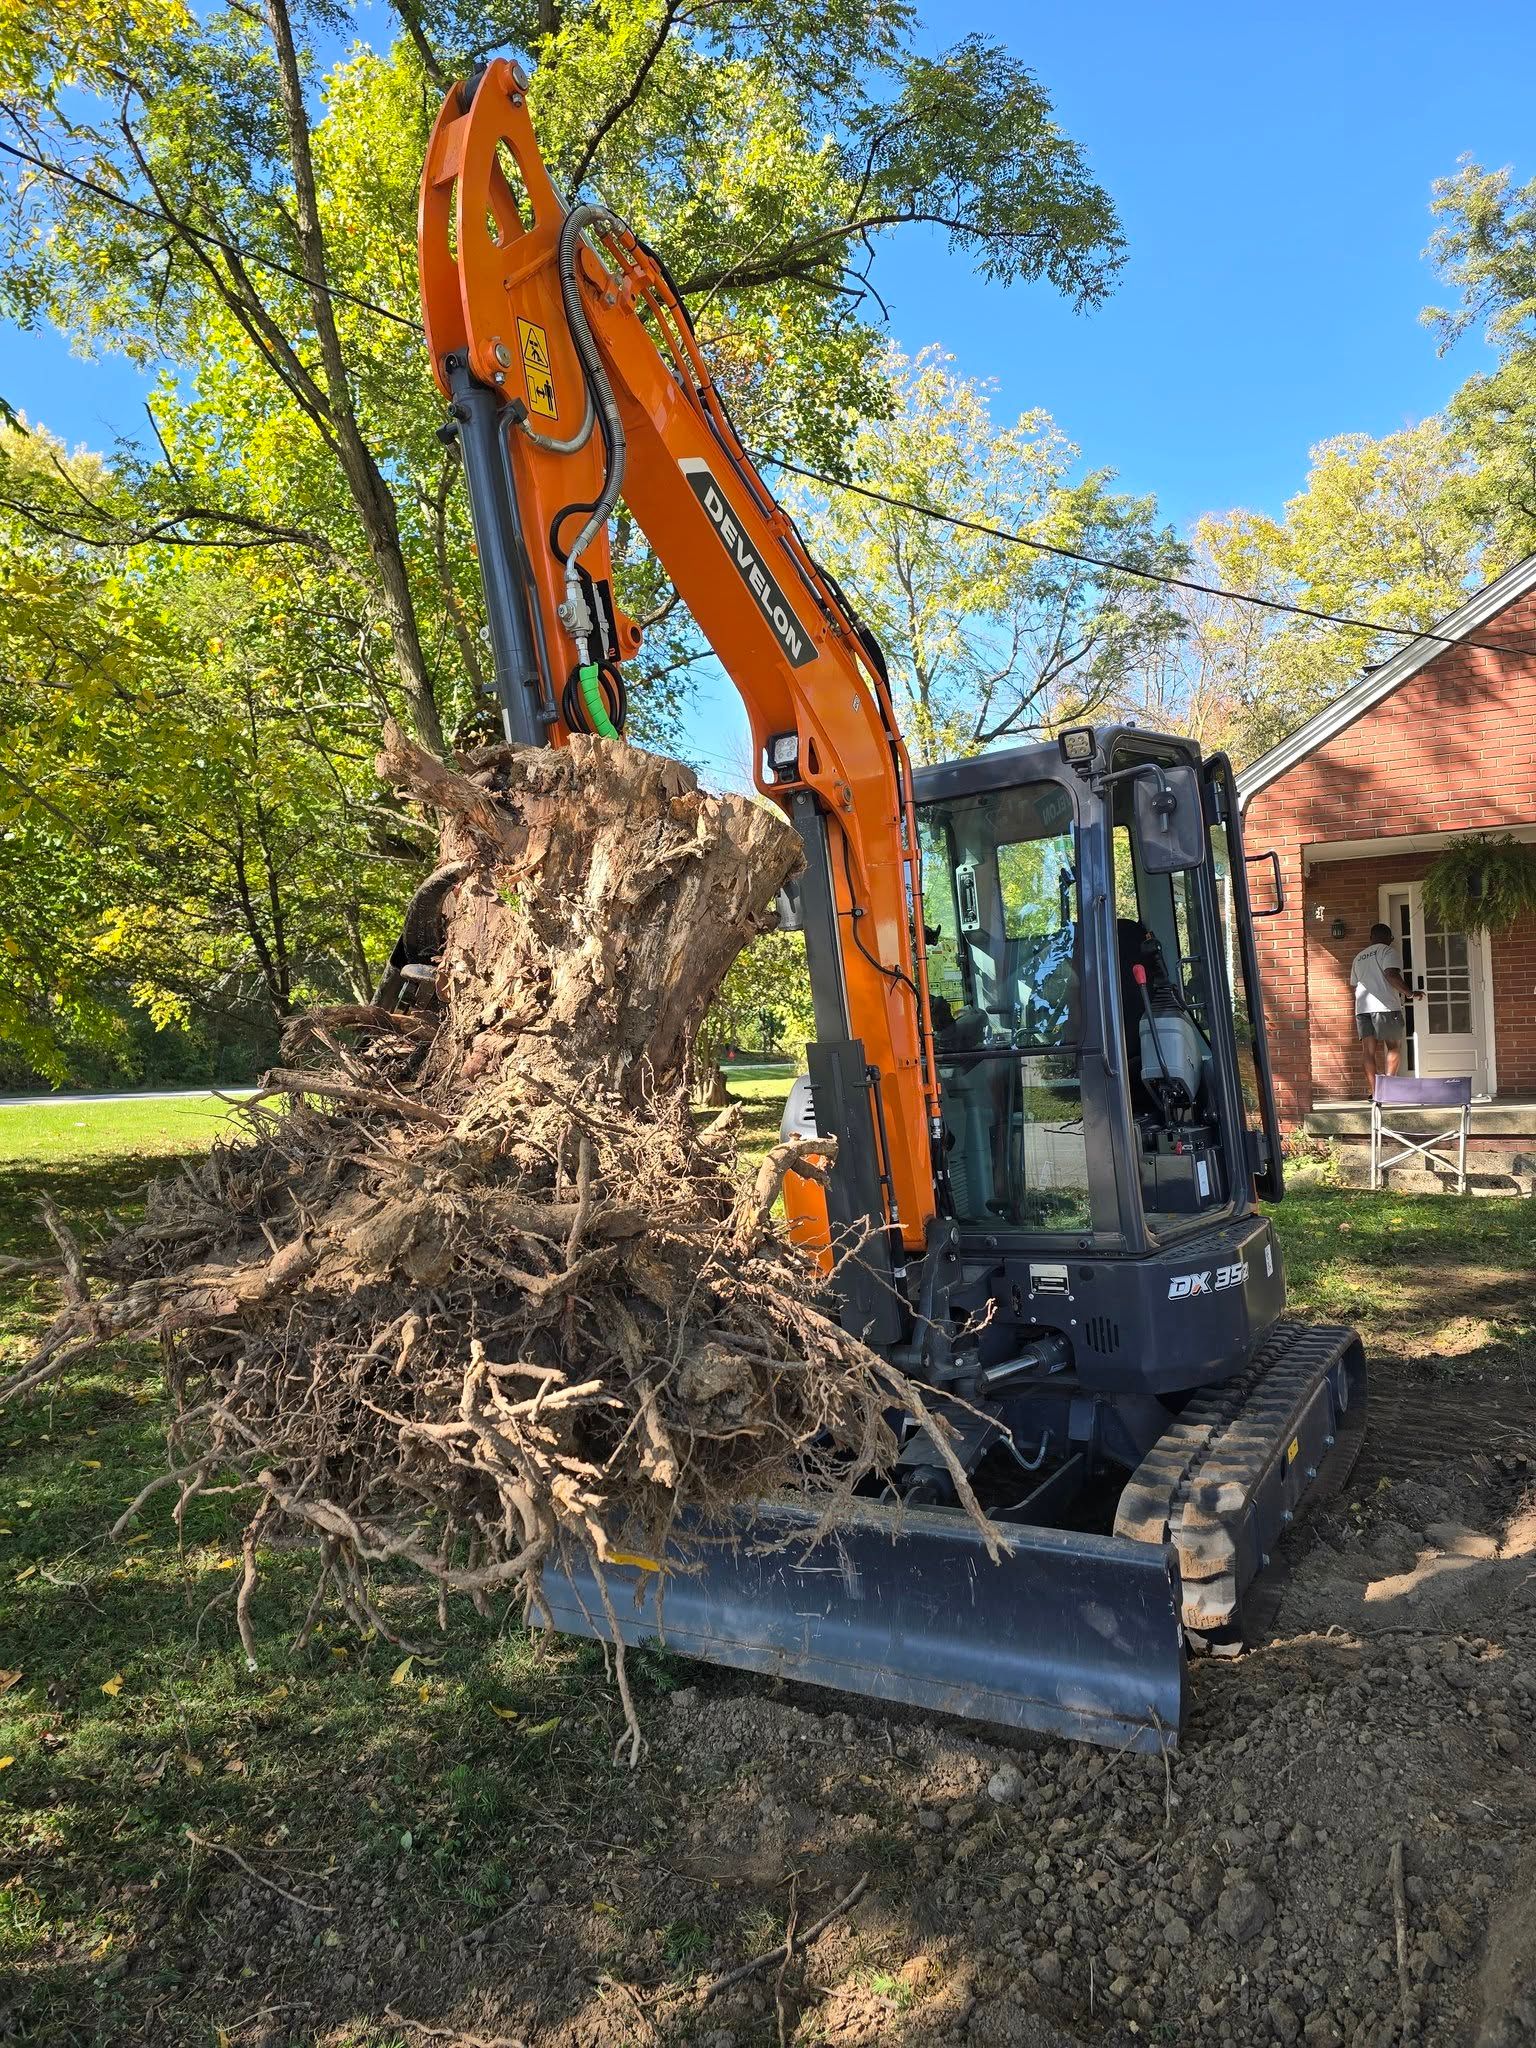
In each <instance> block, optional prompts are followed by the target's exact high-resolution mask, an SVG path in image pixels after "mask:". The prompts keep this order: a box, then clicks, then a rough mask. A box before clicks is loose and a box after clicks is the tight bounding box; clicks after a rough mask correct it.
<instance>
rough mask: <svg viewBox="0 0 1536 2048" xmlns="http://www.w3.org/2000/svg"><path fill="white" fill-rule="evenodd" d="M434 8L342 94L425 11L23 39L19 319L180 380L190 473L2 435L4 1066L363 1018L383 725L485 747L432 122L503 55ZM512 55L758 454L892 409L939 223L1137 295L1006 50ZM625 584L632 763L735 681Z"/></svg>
mask: <svg viewBox="0 0 1536 2048" xmlns="http://www.w3.org/2000/svg"><path fill="white" fill-rule="evenodd" d="M396 14H397V17H398V20H399V22H400V24H401V25H402V27H403V29H404V34H403V35H402V36H401V38H400V40H399V41H398V42H396V43H394V44H393V45H392V46H391V47H382V46H375V45H373V44H370V43H369V42H368V41H367V40H365V39H363V38H362V37H361V36H360V37H359V39H358V40H356V41H353V42H352V43H351V44H350V47H349V48H348V49H347V51H346V54H345V55H344V56H342V57H341V58H340V60H339V61H331V60H330V58H329V57H328V56H321V55H318V54H317V50H324V51H327V52H334V50H335V48H336V45H337V39H338V32H340V33H341V34H345V32H346V31H347V30H348V29H350V28H352V27H354V26H356V27H358V28H363V27H367V28H373V27H375V26H376V24H378V23H379V22H380V21H384V22H388V21H389V19H390V17H388V16H387V15H384V14H382V13H381V12H373V13H370V14H369V15H367V16H366V17H364V18H361V19H359V20H358V21H357V22H354V20H353V17H352V15H351V13H350V12H349V10H348V9H347V8H346V7H344V6H342V5H338V4H334V0H263V4H262V5H261V6H260V7H259V8H257V7H251V8H247V7H231V8H228V9H225V10H222V11H221V10H218V9H204V8H192V7H190V6H187V5H183V4H181V0H114V4H113V5H111V6H108V5H106V4H105V0H35V4H34V5H31V6H29V7H27V8H25V9H17V8H10V9H7V10H5V11H4V13H3V14H0V134H3V136H4V138H5V139H7V140H8V141H10V142H12V143H14V144H15V145H16V146H18V147H20V148H22V149H23V150H25V151H26V152H27V153H28V154H29V156H31V157H34V158H37V159H40V163H39V165H38V166H37V167H36V168H35V169H30V170H28V171H27V172H26V174H25V176H24V177H22V178H20V179H19V180H18V182H17V186H16V191H15V199H14V204H13V205H12V207H11V208H10V209H8V210H7V212H6V214H5V216H4V219H3V221H0V311H3V312H4V313H5V314H6V315H8V316H9V317H10V318H12V319H14V320H16V321H18V322H19V323H20V324H21V325H22V326H24V327H40V326H48V325H51V326H52V327H54V328H56V329H57V330H59V331H60V332H61V333H63V334H65V335H67V336H68V337H69V340H70V342H71V344H72V345H73V346H74V348H75V349H76V350H77V352H81V353H86V354H97V353H106V352H116V353H120V354H122V355H124V356H126V357H128V358H129V359H130V360H132V361H134V362H135V363H137V364H139V365H141V366H143V367H145V368H148V369H151V370H155V369H158V370H159V371H160V373H161V374H160V377H159V381H158V383H157V384H156V386H155V389H154V392H153V395H152V398H151V401H150V406H149V412H150V423H151V428H152V434H151V436H150V437H149V438H147V439H146V441H145V444H144V445H143V446H142V447H127V446H125V447H120V448H119V449H117V450H116V451H114V453H113V455H112V457H111V459H110V461H106V460H102V459H100V458H96V457H92V456H88V455H85V454H83V453H76V454H72V455H66V453H65V451H64V450H62V449H61V448H60V447H59V446H58V444H57V443H56V442H54V441H52V440H51V439H49V438H48V437H47V436H46V434H42V433H39V434H35V435H32V436H30V437H28V436H26V435H25V434H23V433H21V432H19V431H9V430H6V429H4V428H3V427H0V551H3V554H4V560H3V562H0V661H3V668H0V676H3V680H0V714H3V716H0V724H3V726H4V729H5V738H4V741H3V743H0V834H3V835H4V836H3V838H0V933H3V934H4V935H5V937H4V941H3V942H4V943H5V944H6V946H7V950H8V951H9V952H10V955H11V960H12V963H13V964H12V967H11V970H10V972H9V974H8V975H7V976H6V977H5V978H4V980H3V982H0V1032H3V1035H4V1037H5V1040H6V1042H7V1045H8V1047H9V1048H10V1049H11V1052H12V1055H13V1058H15V1059H17V1060H19V1061H23V1062H25V1064H26V1066H27V1068H28V1069H29V1070H30V1071H32V1072H36V1073H41V1074H45V1075H47V1076H49V1077H50V1078H54V1079H60V1080H62V1079H65V1078H68V1077H69V1076H71V1075H74V1074H78V1073H79V1072H80V1071H81V1067H82V1062H84V1061H90V1062H95V1063H97V1064H98V1065H99V1064H100V1063H101V1062H103V1061H107V1060H109V1059H114V1058H115V1059H116V1060H117V1061H118V1062H119V1063H120V1067H121V1070H122V1071H123V1072H124V1073H130V1072H132V1071H133V1067H134V1064H135V1061H136V1059H137V1058H138V1053H137V1051H136V1043H137V1041H136V1036H135V1032H134V1030H133V1028H132V1026H131V1023H130V1022H129V1021H128V1015H129V1012H130V1011H131V1010H132V1008H133V1007H135V1006H137V1008H138V1009H139V1010H140V1011H141V1012H142V1013H143V1015H145V1016H147V1017H148V1018H149V1019H151V1020H152V1021H153V1022H154V1024H155V1025H156V1026H157V1027H159V1028H160V1029H161V1031H162V1032H163V1033H176V1032H183V1033H184V1032H187V1031H189V1030H191V1029H192V1028H193V1027H194V1026H195V1027H197V1028H198V1029H204V1030H209V1031H216V1032H219V1031H224V1030H225V1028H226V1026H227V1024H228V1021H229V1019H230V1018H231V1016H238V1017H240V1018H242V1019H244V1020H246V1021H247V1022H249V1021H250V1020H251V1019H254V1018H256V1017H258V1016H259V1015H260V1014H261V1013H263V1012H264V1013H265V1015H266V1017H267V1018H268V1019H269V1020H270V1019H272V1018H280V1017H281V1016H283V1015H285V1014H287V1012H288V1011H289V1010H290V1009H292V1008H293V1007H294V1006H295V1005H297V1004H300V1003H302V1002H304V1001H306V1000H308V999H309V998H310V997H311V996H313V995H316V994H327V993H346V994H356V993H363V992H365V991H366V989H367V987H368V985H369V983H370V980H371V978H372V974H373V972H374V971H375V970H376V969H377V966H378V963H379V960H380V956H381V953H382V952H383V950H384V949H385V948H386V946H387V944H388V942H389V939H390V937H391V936H392V934H391V929H390V927H391V921H392V919H393V917H394V915H395V911H396V908H397V906H398V903H399V901H400V900H401V897H402V895H403V894H404V891H405V888H406V885H407V882H408V879H409V876H410V871H411V869H412V867H413V866H415V865H417V864H419V861H420V858H421V857H422V849H423V846H424V842H423V840H422V838H421V836H420V835H419V834H413V833H412V832H411V831H410V830H409V829H408V828H407V826H406V824H405V821H404V820H402V819H401V818H400V816H399V815H398V813H396V812H394V811H393V810H392V809H391V808H390V807H389V805H388V804H387V802H383V801H381V799H380V798H379V796H378V793H377V792H376V791H375V790H374V788H373V787H372V783H371V773H370V760H371V756H372V752H373V741H374V738H375V735H376V733H377V730H378V727H379V724H380V722H381V720H382V719H383V717H384V716H385V715H386V714H392V715H394V716H396V717H398V718H400V719H401V720H402V721H403V722H404V723H405V724H407V725H408V726H409V727H412V728H413V729H414V730H415V731H416V732H417V734H418V735H419V736H421V737H422V738H423V739H424V740H425V741H426V742H427V743H428V744H429V745H434V746H436V745H440V744H445V743H447V742H448V741H450V740H451V739H452V738H453V736H454V734H455V733H456V732H462V733H464V734H466V735H470V734H478V732H479V731H481V730H482V729H483V724H484V720H485V717H486V711H487V676H488V673H489V669H490V661H489V653H488V644H487V636H486V632H485V621H484V616H483V605H482V596H481V591H480V587H479V577H478V571H477V567H476V563H475V557H474V552H473V548H472V545H471V536H470V532H469V524H468V518H467V512H466V508H465V504H464V499H463V493H462V491H461V489H460V475H459V471H458V468H457V465H456V462H455V461H454V459H453V458H452V456H451V454H449V453H448V452H446V451H445V450H444V449H443V447H442V446H441V445H440V443H439V442H438V439H437V434H436V429H437V427H438V425H439V422H440V418H441V414H440V409H439V405H438V402H437V397H436V393H435V390H434V387H433V385H432V381H431V377H430V374H429V366H428V365H427V363H426V362H425V361H424V359H423V354H422V349H421V343H420V336H419V328H418V317H419V316H418V307H417V303H416V275H415V264H414V262H413V260H412V252H413V249H414V242H415V213H416V196H417V190H416V188H417V178H418V173H419V167H420V164H421V161H422V157H423V154H424V151H425V147H426V140H427V136H428V133H429V130H430V126H431V123H432V120H433V119H434V117H435V113H436V110H437V107H438V105H439V104H440V101H441V97H442V94H443V93H444V91H445V90H446V89H447V87H448V85H449V84H450V83H451V81H452V79H453V77H454V76H455V75H464V74H467V73H468V72H469V71H471V70H473V69H475V68H477V66H478V64H479V63H480V62H481V61H483V59H484V57H485V56H486V55H487V54H489V52H488V51H487V49H486V47H485V44H486V37H487V33H488V30H487V22H486V17H485V13H484V10H483V8H481V7H479V6H469V5H467V4H465V5H459V4H457V0H420V4H413V5H401V6H400V7H398V8H397V10H396ZM490 32H491V33H493V34H494V35H495V36H496V39H497V41H498V42H500V43H504V44H509V45H510V46H511V47H513V48H514V49H518V50H520V51H521V53H522V55H523V57H524V59H525V61H526V62H528V63H529V64H530V66H531V68H532V73H533V85H532V100H533V104H534V112H535V117H536V120H537V123H538V127H539V132H540V136H541V139H542V141H543V145H544V147H545V150H546V153H547V154H548V156H549V158H550V160H551V163H552V165H553V167H554V169H555V171H556V174H557V176H558V177H559V178H560V179H561V181H562V182H563V183H564V185H565V186H566V187H567V189H569V190H571V191H576V190H578V189H582V188H585V189H591V190H595V191H597V192H600V193H602V194H603V196H604V197H606V198H607V199H608V200H609V202H610V203H611V204H613V205H614V206H616V207H617V208H618V209H619V210H621V211H622V212H624V213H626V214H627V215H628V216H629V217H630V218H631V219H632V220H633V222H634V224H635V226H636V227H637V228H638V229H639V230H640V231H641V232H642V233H643V234H645V235H646V236H647V238H648V239H649V240H651V241H652V242H653V243H654V244H655V245H656V246H657V247H658V248H659V250H660V251H661V253H662V255H663V256H664V257H665V259H666V260H667V262H668V263H669V265H670V267H671V269H672V270H673V272H674V273H675V274H676V275H677V277H678V278H679V280H680V282H681V285H682V287H683V289H684V290H685V291H686V292H687V293H688V295H689V297H690V300H691V304H692V308H693V311H694V314H695V317H696V318H697V321H698V325H699V330H700V333H701V336H702V337H703V340H704V344H705V347H706V349H707V350H708V352H709V355H710V359H711V361H712V363H713V364H714V365H715V367H716V369H717V373H718V377H719V381H720V385H721V388H722V390H723V391H724V393H725V395H726V397H727V399H728V401H729V403H730V404H731V406H732V407H733V409H734V411H735V413H736V415H737V417H738V419H739V421H740V423H741V427H742V431H743V433H744V434H745V435H746V437H747V439H748V440H749V442H751V443H753V444H754V445H758V446H764V447H767V448H770V449H782V450H792V451H794V452H795V453H797V454H798V455H800V456H802V457H805V458H807V459H808V460H810V461H811V462H813V463H815V464H817V465H818V466H826V465H833V466H835V465H838V464H841V463H842V462H843V461H844V459H845V454H846V448H847V444H848V441H849V439H850V437H851V435H852V434H853V432H854V430H855V428H856V425H857V423H858V422H860V421H861V420H865V419H868V418H871V417H875V416H878V414H879V413H880V411H881V410H882V408H885V409H888V408H889V406H890V403H891V395H890V389H889V385H888V383H887V382H886V380H885V379H884V378H883V377H882V376H881V374H880V370H879V363H878V355H879V337H878V334H877V332H876V330H875V328H874V327H873V326H872V325H871V323H870V321H869V319H868V317H867V311H868V307H869V306H870V305H872V304H873V303H874V301H873V300H872V299H871V297H870V288H869V280H868V267H869V263H870V261H871V258H872V251H873V250H874V248H875V246H876V245H877V243H878V242H879V240H880V238H881V237H883V236H886V235H888V234H890V233H892V232H894V231H896V230H897V229H899V228H902V227H905V226H908V225H912V224H926V225H929V226H935V225H936V226H938V227H939V228H941V229H942V230H943V231H944V232H946V233H947V234H948V236H949V238H950V241H951V244H952V245H953V246H954V247H955V249H956V250H957V251H958V252H959V253H960V254H961V255H962V256H963V257H965V258H967V259H968V260H971V261H973V262H974V263H976V264H977V265H978V267H980V268H981V269H982V270H983V272H984V273H985V274H986V275H988V276H989V277H992V278H994V279H996V280H998V281H999V282H1004V283H1005V282H1008V281H1011V280H1024V281H1029V280H1036V279H1039V280H1044V281H1045V282H1047V283H1049V284H1050V285H1052V286H1054V287H1055V288H1057V289H1059V290H1061V291H1063V292H1065V293H1067V294H1068V295H1069V296H1070V297H1072V298H1073V299H1074V300H1075V301H1076V302H1078V303H1080V304H1089V303H1092V302H1093V301H1095V300H1096V299H1098V298H1099V297H1101V296H1102V295H1103V293H1104V292H1105V291H1106V290H1107V289H1108V288H1109V286H1110V284H1111V282H1112V280H1113V277H1114V275H1115V271H1116V269H1117V266H1118V263H1119V260H1120V246H1119V234H1118V228H1117V225H1116V222H1115V217H1114V213H1113V209H1112V207H1111V205H1110V202H1109V200H1108V198H1107V197H1106V195H1105V194H1104V192H1103V190H1102V189H1101V188H1100V187H1099V186H1098V185H1097V183H1096V182H1095V181H1094V180H1093V178H1092V177H1091V175H1090V174H1089V172H1088V170H1087V169H1086V167H1085V165H1084V162H1083V159H1082V156H1081V153H1080V152H1079V151H1078V149H1077V148H1076V146H1075V144H1073V143H1072V142H1071V141H1070V139H1069V138H1067V137H1066V136H1064V135H1063V134H1062V133H1061V131H1060V130H1059V128H1058V127H1057V126H1056V124H1055V122H1054V121H1053V119H1052V116H1051V110H1050V106H1049V103H1048V101H1047V99H1046V97H1045V95H1044V93H1043V92H1042V90H1041V88H1040V86H1039V85H1038V83H1037V82H1036V81H1035V80H1034V78H1033V77H1032V76H1031V74H1030V73H1029V72H1028V71H1027V70H1026V69H1025V68H1024V67H1023V66H1022V65H1020V64H1019V63H1018V62H1017V61H1016V60H1015V59H1013V58H1011V57H1010V56H1008V55H1007V54H1006V52H1004V51H1003V50H1001V49H1000V48H999V47H997V46H996V45H993V44H990V43H988V42H986V41H985V40H983V39H981V38H978V37H969V38H967V39H966V40H965V41H964V42H962V43H960V44H959V45H957V46H956V47H955V48H954V49H953V50H951V51H948V52H942V53H940V54H938V55H937V56H934V55H930V54H927V53H925V52H923V51H920V50H919V49H918V47H917V22H916V16H915V14H914V13H913V11H912V9H911V8H910V7H908V6H907V5H905V4H904V0H741V4H740V5H737V6H735V7H733V8H732V9H730V10H729V11H724V10H716V9H709V8H703V9H693V8H685V7H682V6H680V5H679V4H678V0H601V4H598V0H570V4H567V5H563V6H561V7H558V8H555V7H550V6H548V5H546V4H544V0H514V5H513V6H512V8H511V10H510V14H507V15H504V16H503V18H502V20H501V22H500V24H499V26H498V27H497V28H496V29H495V30H492V31H490ZM306 38H307V39H308V44H307V43H306ZM616 581H617V584H618V594H619V597H620V599H621V601H622V602H623V603H624V604H625V605H626V607H627V608H628V609H629V610H630V611H631V612H633V613H634V615H635V616H637V617H638V618H640V619H641V620H642V621H643V622H645V623H646V624H647V626H648V629H649V636H648V640H647V646H646V650H645V653H644V655H643V656H642V660H641V662H640V664H639V665H638V669H637V673H636V674H635V676H634V677H633V678H632V687H631V693H630V694H631V702H632V706H633V725H632V731H633V732H634V734H635V736H636V737H638V738H641V739H642V740H649V741H651V742H653V743H654V742H658V741H659V742H662V743H666V742H673V743H675V742H676V740H677V739H678V737H679V733H680V714H681V709H682V706H683V704H684V702H685V701H686V696H687V690H688V686H689V679H690V676H691V674H692V672H693V669H694V666H695V664H696V663H697V662H698V660H699V659H700V657H701V654H702V652H703V650H702V647H701V643H700V641H699V636H698V635H697V633H696V632H695V631H694V629H693V628H692V626H691V624H690V622H689V621H688V620H687V618H686V616H685V615H684V614H683V612H682V611H681V609H680V608H678V607H677V606H676V605H675V602H674V600H673V597H672V593H671V591H670V589H669V587H668V583H667V579H666V576H665V573H664V571H663V569H662V567H661V565H660V564H659V563H658V561H657V560H656V558H655V557H654V555H653V554H651V553H650V551H649V550H648V549H647V548H646V547H645V546H644V545H643V543H642V542H641V541H640V539H639V537H638V535H637V534H636V533H635V531H634V529H633V527H632V525H631V524H630V522H629V521H628V520H627V518H626V517H624V516H623V514H622V511H621V516H620V519H619V521H618V523H617V531H616ZM780 978H781V979H782V977H780ZM775 986H777V984H775ZM773 1007H774V1008H776V1009H778V1008H781V1007H782V1005H780V1004H779V1003H778V1002H777V1000H775V1002H774V1004H773ZM792 1007H793V1006H792V1005H791V1009H792ZM242 1028H243V1027H242ZM798 1028H799V1027H798V1023H797V1020H796V1017H795V1016H794V1015H792V1014H790V1013H789V1012H788V1011H786V1013H785V1030H786V1032H787V1033H788V1034H790V1035H791V1036H792V1034H793V1031H794V1030H795V1029H798Z"/></svg>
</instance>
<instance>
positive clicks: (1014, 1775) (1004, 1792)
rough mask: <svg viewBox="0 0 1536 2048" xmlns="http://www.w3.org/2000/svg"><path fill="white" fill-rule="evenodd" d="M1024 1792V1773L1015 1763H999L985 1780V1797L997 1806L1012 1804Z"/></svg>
mask: <svg viewBox="0 0 1536 2048" xmlns="http://www.w3.org/2000/svg"><path fill="white" fill-rule="evenodd" d="M1023 1793H1024V1773H1023V1772H1022V1771H1021V1770H1020V1769H1019V1767H1018V1765H1017V1764H1000V1765H999V1766H998V1768H997V1769H996V1770H995V1771H994V1772H993V1773H992V1775H991V1777H990V1778H988V1780H987V1797H988V1798H989V1799H992V1800H995V1801H996V1803H997V1804H998V1805H999V1806H1012V1805H1014V1804H1015V1803H1016V1802H1017V1801H1018V1800H1019V1799H1020V1798H1022V1796H1023Z"/></svg>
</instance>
